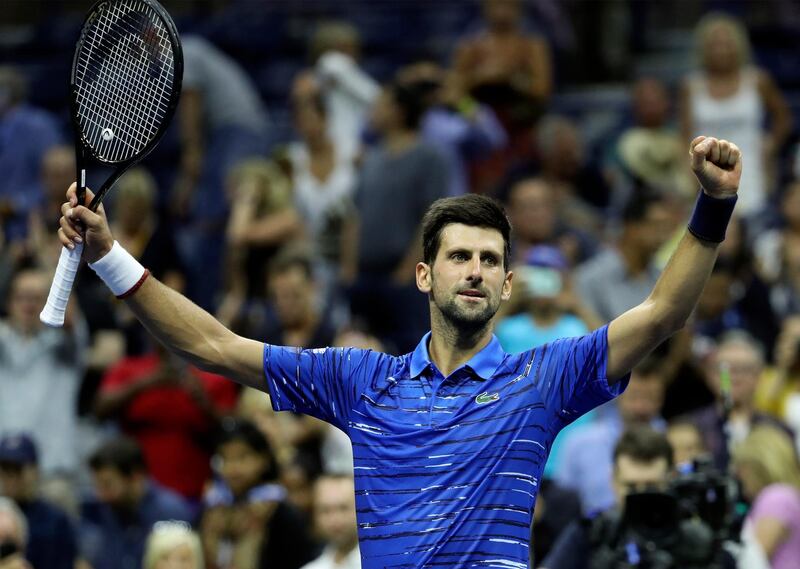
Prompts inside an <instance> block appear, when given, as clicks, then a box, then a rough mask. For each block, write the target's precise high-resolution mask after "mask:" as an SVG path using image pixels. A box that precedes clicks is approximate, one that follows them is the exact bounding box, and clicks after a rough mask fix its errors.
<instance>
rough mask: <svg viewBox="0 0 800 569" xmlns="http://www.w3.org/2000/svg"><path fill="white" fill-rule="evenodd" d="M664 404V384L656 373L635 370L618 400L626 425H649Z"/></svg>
mask: <svg viewBox="0 0 800 569" xmlns="http://www.w3.org/2000/svg"><path fill="white" fill-rule="evenodd" d="M663 402H664V384H663V382H662V380H661V376H659V375H658V374H656V373H648V374H647V375H644V374H640V373H638V372H637V371H636V370H634V372H633V374H632V376H631V381H630V383H629V384H628V388H627V389H626V390H625V392H624V393H623V394H622V395H620V397H619V400H618V403H617V404H618V406H619V413H620V415H621V416H622V420H623V421H624V422H625V423H626V424H631V423H640V424H647V423H649V422H650V421H652V420H653V419H655V418H656V417H657V416H658V413H659V412H660V411H661V405H662V403H663Z"/></svg>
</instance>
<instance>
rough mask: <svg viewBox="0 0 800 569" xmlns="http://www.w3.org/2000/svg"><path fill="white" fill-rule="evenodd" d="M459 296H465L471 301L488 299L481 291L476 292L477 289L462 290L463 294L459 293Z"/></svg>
mask: <svg viewBox="0 0 800 569" xmlns="http://www.w3.org/2000/svg"><path fill="white" fill-rule="evenodd" d="M458 295H459V296H464V297H466V298H470V299H479V298H485V297H486V295H485V294H483V293H482V292H481V291H479V290H475V289H467V290H462V291H461V292H459V293H458Z"/></svg>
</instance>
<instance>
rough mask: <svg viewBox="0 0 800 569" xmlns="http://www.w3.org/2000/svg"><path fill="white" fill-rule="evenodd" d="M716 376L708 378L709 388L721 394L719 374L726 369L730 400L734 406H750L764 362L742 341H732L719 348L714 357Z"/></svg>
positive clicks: (754, 350)
mask: <svg viewBox="0 0 800 569" xmlns="http://www.w3.org/2000/svg"><path fill="white" fill-rule="evenodd" d="M716 362H717V374H716V375H717V376H716V377H711V378H710V380H711V381H710V383H711V385H710V387H711V389H712V391H714V393H715V394H716V395H718V396H719V395H720V394H721V390H720V374H721V373H722V370H724V369H727V371H728V373H729V374H730V379H731V400H732V401H733V404H734V405H744V406H750V405H751V404H752V401H753V397H754V394H755V390H756V385H757V384H758V379H759V377H761V372H762V371H763V369H764V362H763V361H762V359H761V356H760V354H759V353H758V351H756V349H755V348H754V347H752V346H750V345H749V344H748V343H746V342H744V341H732V342H728V343H725V344H723V345H722V346H720V348H719V350H718V351H717V355H716Z"/></svg>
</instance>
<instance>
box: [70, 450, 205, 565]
mask: <svg viewBox="0 0 800 569" xmlns="http://www.w3.org/2000/svg"><path fill="white" fill-rule="evenodd" d="M89 466H90V468H91V470H92V476H93V479H94V490H95V494H96V496H95V498H93V499H89V500H86V501H85V502H84V503H83V504H82V508H81V522H80V543H81V550H82V554H83V556H84V557H85V558H86V559H87V561H88V562H89V564H90V565H91V566H92V568H93V569H139V568H140V567H141V566H142V560H143V558H144V546H145V541H146V539H147V535H148V534H149V533H150V530H151V529H152V527H153V525H154V524H155V523H156V522H158V521H163V520H182V521H186V522H190V521H191V520H192V519H193V517H194V515H193V513H192V511H191V509H190V507H189V506H188V505H187V503H186V502H185V501H184V500H183V499H182V498H181V497H180V496H179V495H178V494H176V493H174V492H172V491H170V490H167V489H166V488H162V487H161V486H159V485H158V484H156V483H155V482H154V481H152V480H151V479H150V476H149V474H148V472H147V467H146V465H145V461H144V455H143V454H142V452H141V450H140V449H139V446H138V445H137V444H136V442H135V441H133V440H131V439H128V438H124V437H120V438H116V439H112V440H110V441H108V442H106V443H104V444H103V445H102V446H101V447H100V448H98V449H97V450H96V451H95V452H94V454H93V455H92V456H91V457H90V459H89Z"/></svg>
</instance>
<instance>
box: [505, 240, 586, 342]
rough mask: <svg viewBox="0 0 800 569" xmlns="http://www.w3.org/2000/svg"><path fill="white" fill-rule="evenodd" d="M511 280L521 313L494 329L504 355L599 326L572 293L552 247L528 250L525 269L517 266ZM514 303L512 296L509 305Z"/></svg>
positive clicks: (564, 264)
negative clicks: (515, 279)
mask: <svg viewBox="0 0 800 569" xmlns="http://www.w3.org/2000/svg"><path fill="white" fill-rule="evenodd" d="M515 276H516V278H517V279H519V280H517V282H516V283H515V284H517V290H518V293H517V294H518V295H520V302H519V304H520V305H521V308H522V310H523V312H521V313H519V314H512V315H510V316H508V317H506V318H504V319H502V320H501V321H500V322H499V323H498V324H497V327H496V329H495V335H496V336H497V339H498V340H500V344H501V345H502V346H503V349H504V350H505V351H506V352H509V353H519V352H524V351H526V350H530V349H532V348H535V347H537V346H542V345H544V344H547V343H548V342H553V341H555V340H557V339H559V338H569V337H572V336H582V335H583V334H586V333H588V332H589V330H593V329H595V328H597V327H599V326H601V325H602V324H601V322H600V321H599V320H598V319H597V317H596V316H595V315H594V314H592V313H591V312H590V311H589V310H588V309H587V308H586V307H585V306H584V304H583V303H582V302H581V300H580V299H579V298H578V297H577V296H576V295H575V293H574V292H573V290H572V286H571V284H570V281H569V278H570V277H569V272H568V266H567V260H566V258H564V256H563V255H562V254H561V252H560V251H559V250H558V249H556V248H555V247H549V246H546V245H539V246H536V247H532V248H531V249H529V250H528V252H527V254H526V257H525V265H524V266H517V270H516V271H515ZM512 294H513V293H512ZM514 300H515V299H514V297H513V296H512V299H511V301H510V302H509V304H512V303H513V302H514Z"/></svg>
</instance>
